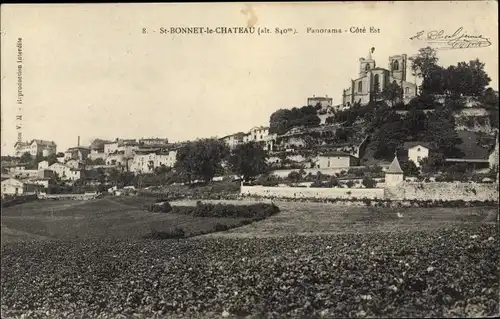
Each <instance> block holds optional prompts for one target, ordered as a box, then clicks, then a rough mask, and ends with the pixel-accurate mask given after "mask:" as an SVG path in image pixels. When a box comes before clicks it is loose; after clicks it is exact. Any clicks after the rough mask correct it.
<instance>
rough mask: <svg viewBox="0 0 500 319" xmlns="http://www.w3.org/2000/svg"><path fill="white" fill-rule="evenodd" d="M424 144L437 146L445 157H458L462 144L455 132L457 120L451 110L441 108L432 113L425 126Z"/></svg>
mask: <svg viewBox="0 0 500 319" xmlns="http://www.w3.org/2000/svg"><path fill="white" fill-rule="evenodd" d="M424 132H425V134H424V136H423V140H424V142H428V143H432V144H434V145H436V147H437V149H438V151H439V152H441V153H443V154H444V155H445V156H457V155H458V152H459V151H458V149H457V146H458V145H459V144H461V143H462V140H461V139H460V138H459V136H458V134H457V132H456V131H455V118H454V116H453V114H452V112H451V110H448V109H445V108H440V109H437V110H436V111H435V112H434V113H431V114H430V115H429V117H428V120H427V121H426V124H425V129H424Z"/></svg>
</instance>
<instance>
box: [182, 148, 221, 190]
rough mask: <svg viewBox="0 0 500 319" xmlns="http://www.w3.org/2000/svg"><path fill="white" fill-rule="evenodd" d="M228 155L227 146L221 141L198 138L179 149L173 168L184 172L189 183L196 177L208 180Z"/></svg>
mask: <svg viewBox="0 0 500 319" xmlns="http://www.w3.org/2000/svg"><path fill="white" fill-rule="evenodd" d="M228 155H229V148H228V147H227V145H226V144H225V143H223V142H222V141H219V140H218V139H200V140H197V141H194V142H189V143H187V144H186V145H184V146H183V147H181V148H180V149H179V151H178V152H177V157H176V159H177V161H176V164H175V168H176V169H177V170H179V171H180V172H182V174H185V176H186V177H187V180H188V182H189V183H191V182H192V181H193V180H194V179H196V178H201V179H203V180H204V181H206V182H209V181H211V180H212V178H213V177H214V176H215V173H216V172H217V171H218V170H219V169H220V167H221V165H222V160H223V159H225V158H227V156H228Z"/></svg>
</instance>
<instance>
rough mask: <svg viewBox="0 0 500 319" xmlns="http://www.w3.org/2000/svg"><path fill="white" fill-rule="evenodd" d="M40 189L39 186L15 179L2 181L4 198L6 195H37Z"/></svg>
mask: <svg viewBox="0 0 500 319" xmlns="http://www.w3.org/2000/svg"><path fill="white" fill-rule="evenodd" d="M39 189H40V187H39V185H36V184H32V183H25V182H22V181H20V180H17V179H13V178H10V179H6V180H4V181H2V197H3V196H4V195H22V194H29V193H35V192H36V191H37V190H39Z"/></svg>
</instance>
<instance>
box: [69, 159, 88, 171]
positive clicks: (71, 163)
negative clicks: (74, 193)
mask: <svg viewBox="0 0 500 319" xmlns="http://www.w3.org/2000/svg"><path fill="white" fill-rule="evenodd" d="M84 165H85V164H84V163H83V162H82V161H80V160H76V159H72V160H69V161H67V162H66V166H68V167H69V168H73V169H81V168H83V167H84Z"/></svg>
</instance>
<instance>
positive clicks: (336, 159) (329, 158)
mask: <svg viewBox="0 0 500 319" xmlns="http://www.w3.org/2000/svg"><path fill="white" fill-rule="evenodd" d="M356 165H358V160H357V158H355V157H354V156H352V155H351V154H348V153H344V152H335V151H334V152H326V153H323V154H320V155H318V157H317V159H316V167H317V168H348V167H350V166H356Z"/></svg>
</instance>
